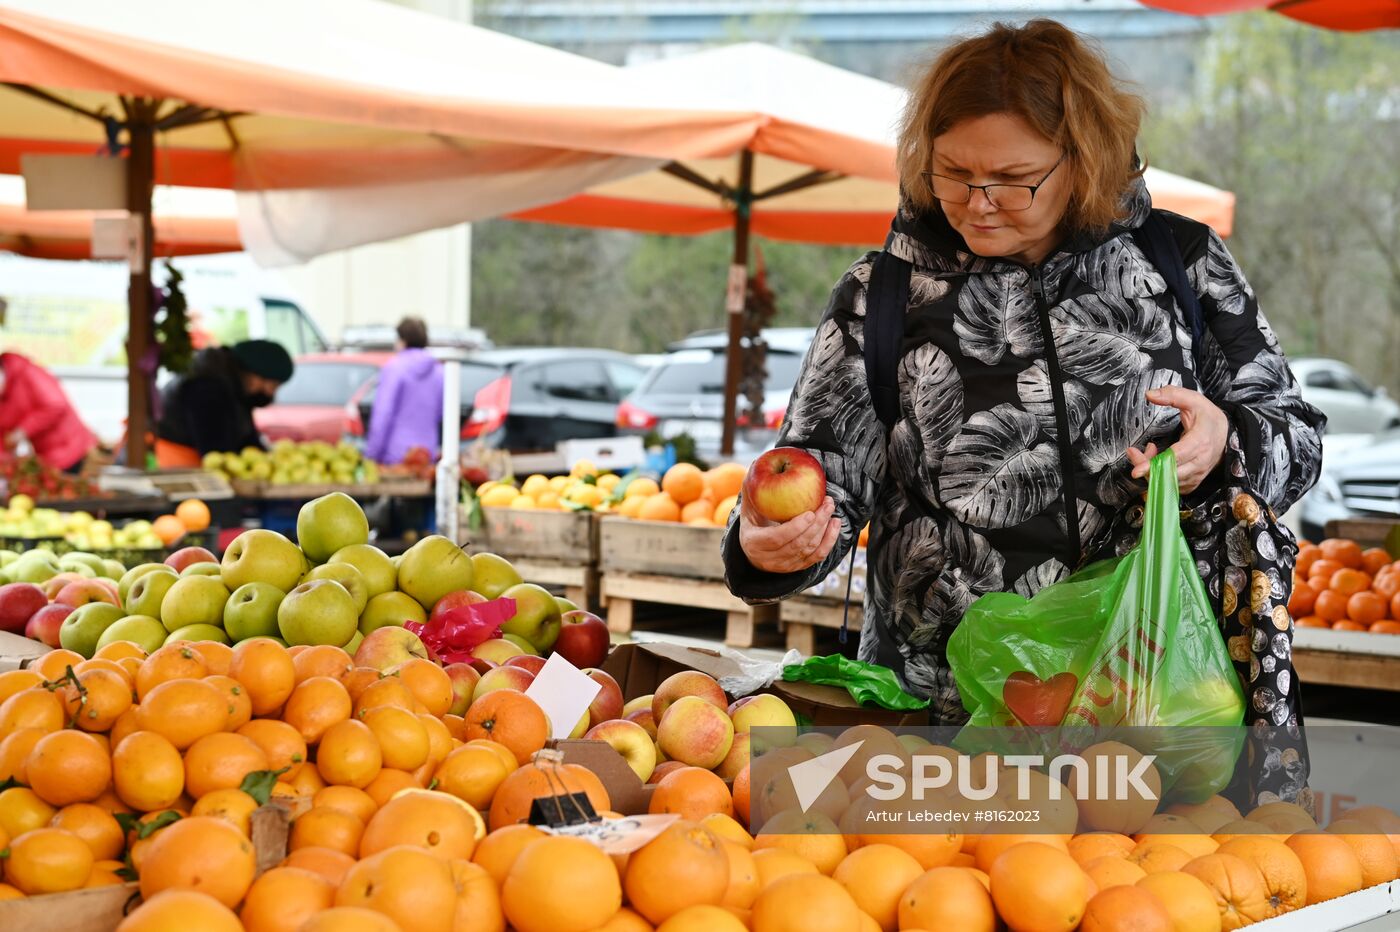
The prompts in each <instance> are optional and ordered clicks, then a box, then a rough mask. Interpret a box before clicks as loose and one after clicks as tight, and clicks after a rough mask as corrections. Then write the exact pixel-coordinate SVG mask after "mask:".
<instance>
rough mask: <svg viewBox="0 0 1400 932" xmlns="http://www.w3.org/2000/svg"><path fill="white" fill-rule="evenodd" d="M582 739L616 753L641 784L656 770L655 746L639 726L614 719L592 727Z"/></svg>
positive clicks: (644, 730)
mask: <svg viewBox="0 0 1400 932" xmlns="http://www.w3.org/2000/svg"><path fill="white" fill-rule="evenodd" d="M584 737H585V738H588V739H590V740H594V741H602V742H604V743H606V744H607V745H609V746H610V747H611V748H612V749H613V750H615V751H617V753H618V754H620V755H622V759H623V760H625V761H627V766H628V767H631V768H632V770H633V772H635V773H636V774H637V776H638V777H639V778H640V779H641V781H642V782H643V783H646V782H647V780H649V779H651V772H652V771H653V770H655V769H656V746H655V745H654V744H652V741H651V736H650V735H648V734H647V733H646V729H644V728H642V726H641V725H638V724H637V723H636V722H629V721H626V720H624V719H614V720H613V721H610V722H602V723H601V724H598V725H594V726H593V727H592V728H590V729H589V730H588V733H587V734H586V735H584Z"/></svg>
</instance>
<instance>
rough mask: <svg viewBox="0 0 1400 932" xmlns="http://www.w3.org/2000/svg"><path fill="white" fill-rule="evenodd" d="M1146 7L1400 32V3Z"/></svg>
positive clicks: (1317, 0)
mask: <svg viewBox="0 0 1400 932" xmlns="http://www.w3.org/2000/svg"><path fill="white" fill-rule="evenodd" d="M1142 2H1143V4H1144V5H1145V6H1152V7H1156V8H1157V9H1159V10H1170V11H1171V12H1173V13H1187V14H1190V15H1192V16H1209V15H1211V14H1213V13H1243V12H1245V11H1246V10H1273V11H1274V12H1275V13H1282V14H1283V15H1284V16H1289V17H1292V18H1293V19H1296V20H1298V21H1300V22H1304V23H1308V24H1310V25H1313V26H1323V27H1325V28H1327V29H1338V30H1341V31H1343V32H1361V31H1363V30H1367V29H1400V0H1142Z"/></svg>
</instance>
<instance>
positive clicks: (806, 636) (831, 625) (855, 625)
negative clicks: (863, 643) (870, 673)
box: [778, 596, 865, 657]
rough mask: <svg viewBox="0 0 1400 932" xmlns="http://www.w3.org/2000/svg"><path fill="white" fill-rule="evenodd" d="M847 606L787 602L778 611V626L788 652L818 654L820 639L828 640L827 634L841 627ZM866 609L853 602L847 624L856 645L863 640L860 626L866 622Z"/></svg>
mask: <svg viewBox="0 0 1400 932" xmlns="http://www.w3.org/2000/svg"><path fill="white" fill-rule="evenodd" d="M844 611H845V606H844V603H842V602H837V601H834V600H832V599H824V598H812V597H808V596H795V597H794V598H791V599H784V600H783V602H782V603H781V607H780V608H779V612H778V626H779V627H780V628H781V629H782V631H783V635H784V637H785V639H786V641H787V647H788V650H798V651H801V652H802V654H803V655H804V656H807V657H812V656H815V655H816V654H817V640H818V638H823V640H825V635H826V632H831V636H832V637H834V636H835V632H837V631H839V630H840V628H841V618H842V615H843V614H844ZM864 611H865V610H864V608H863V607H862V606H861V603H860V601H859V600H857V601H853V602H852V603H851V614H850V619H849V621H848V626H849V627H848V632H849V634H848V639H849V640H850V641H851V642H852V643H853V642H855V641H859V640H860V627H861V623H862V622H863V621H864V617H865V616H864Z"/></svg>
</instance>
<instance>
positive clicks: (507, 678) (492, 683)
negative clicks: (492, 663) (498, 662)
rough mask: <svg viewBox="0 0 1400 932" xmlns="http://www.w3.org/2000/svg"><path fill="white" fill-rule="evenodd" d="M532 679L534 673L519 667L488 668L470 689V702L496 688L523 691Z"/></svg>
mask: <svg viewBox="0 0 1400 932" xmlns="http://www.w3.org/2000/svg"><path fill="white" fill-rule="evenodd" d="M534 681H535V674H533V673H531V672H530V671H529V670H524V669H521V668H520V667H497V668H496V669H494V670H488V671H486V672H485V673H483V674H482V675H481V679H480V680H479V681H477V684H476V689H474V690H472V702H475V701H476V700H478V699H480V698H481V697H482V696H484V695H486V694H487V693H489V692H491V691H492V690H496V689H514V690H517V691H519V692H522V693H523V692H524V691H525V690H527V689H529V688H530V684H531V683H533V682H534Z"/></svg>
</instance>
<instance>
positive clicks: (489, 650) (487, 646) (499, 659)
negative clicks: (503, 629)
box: [472, 638, 525, 665]
mask: <svg viewBox="0 0 1400 932" xmlns="http://www.w3.org/2000/svg"><path fill="white" fill-rule="evenodd" d="M524 653H525V650H524V648H522V647H521V646H520V645H519V644H516V643H515V642H514V641H507V640H506V639H505V638H492V639H490V640H489V641H482V642H481V643H480V644H478V645H476V646H475V647H473V648H472V656H473V657H480V658H481V659H482V660H489V661H491V662H492V663H494V664H497V665H500V664H504V663H505V662H506V661H507V660H509V659H510V658H512V657H519V656H520V655H521V654H524Z"/></svg>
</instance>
